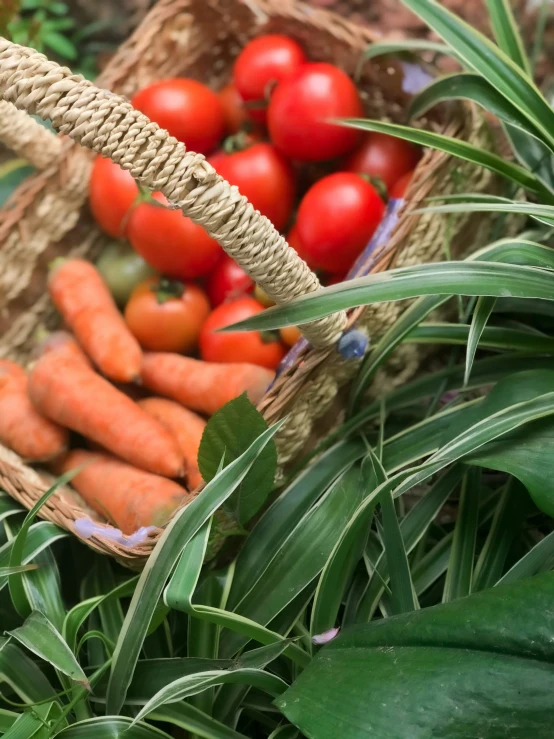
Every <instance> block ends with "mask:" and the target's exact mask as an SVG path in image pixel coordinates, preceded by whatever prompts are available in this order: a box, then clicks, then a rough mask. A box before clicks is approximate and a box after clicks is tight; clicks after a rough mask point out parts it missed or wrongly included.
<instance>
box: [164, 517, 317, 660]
mask: <svg viewBox="0 0 554 739" xmlns="http://www.w3.org/2000/svg"><path fill="white" fill-rule="evenodd" d="M209 536H210V526H209V525H208V524H205V525H204V526H203V527H202V528H201V529H200V530H199V531H198V532H197V533H196V534H195V535H194V537H193V538H192V539H191V541H190V542H189V543H188V544H187V546H186V547H185V549H184V550H183V554H182V555H181V558H180V560H179V563H178V564H177V567H176V568H175V572H174V573H173V575H172V577H171V580H170V582H169V584H168V586H167V588H166V590H165V593H164V602H165V603H166V604H167V605H168V606H169V607H170V608H173V609H176V610H179V611H184V612H185V613H188V614H189V615H190V616H193V617H194V618H198V619H202V620H205V621H208V622H211V623H214V624H217V625H219V626H222V627H227V628H228V629H230V630H231V631H235V632H237V633H238V634H242V635H243V636H246V637H248V638H249V639H255V640H256V641H259V642H261V643H262V644H273V643H279V642H286V640H285V639H284V638H283V637H282V636H281V635H280V634H276V633H274V632H273V631H271V630H270V629H266V628H265V627H264V626H261V625H260V624H259V623H257V622H255V621H252V620H251V619H248V618H245V617H243V616H239V615H237V614H236V613H232V612H230V611H226V610H224V609H223V608H216V607H214V606H210V605H204V604H198V605H195V604H193V603H192V597H193V594H194V592H195V590H196V588H197V584H198V579H199V577H200V572H201V568H202V563H203V561H204V556H205V554H206V548H207V546H208V541H209ZM283 649H285V650H286V651H285V654H287V655H288V656H289V657H290V658H291V659H292V660H294V661H295V662H297V663H298V664H300V665H302V666H305V665H306V664H307V662H308V661H309V658H308V655H307V654H306V653H305V652H303V651H302V650H301V649H300V648H299V647H298V646H296V645H294V644H291V645H290V646H288V647H287V645H286V643H285V644H284V646H283Z"/></svg>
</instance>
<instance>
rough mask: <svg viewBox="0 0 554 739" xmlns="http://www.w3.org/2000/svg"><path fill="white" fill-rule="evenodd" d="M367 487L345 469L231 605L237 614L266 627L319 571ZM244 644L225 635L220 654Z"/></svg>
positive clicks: (355, 469)
mask: <svg viewBox="0 0 554 739" xmlns="http://www.w3.org/2000/svg"><path fill="white" fill-rule="evenodd" d="M365 495H366V491H364V490H363V489H362V487H361V485H360V470H359V467H357V466H355V467H352V468H351V469H349V470H347V471H346V472H345V473H344V474H343V475H342V476H341V477H340V478H339V479H338V480H337V481H336V482H335V483H333V484H332V485H331V487H330V488H329V489H328V490H327V491H326V492H325V494H324V495H323V496H322V498H321V499H320V500H319V501H318V503H317V504H316V505H315V506H314V507H313V508H311V509H310V510H309V511H308V512H307V513H306V514H305V515H304V516H303V517H302V518H301V519H300V520H299V521H298V522H297V524H296V525H295V526H293V527H291V529H290V531H289V536H288V538H287V539H286V540H285V541H284V542H283V543H282V544H281V546H280V548H279V550H278V551H277V553H276V554H275V556H274V557H273V559H272V560H271V561H270V562H269V563H268V564H267V566H266V567H265V569H264V570H263V572H262V573H261V575H260V577H259V578H258V579H257V580H256V581H255V582H252V585H251V588H250V590H249V591H248V592H247V593H246V595H244V596H243V598H242V599H241V600H240V601H239V602H238V603H237V604H236V605H235V606H233V610H234V611H235V613H237V614H239V615H241V616H244V617H246V618H249V619H251V620H252V621H256V622H257V623H259V624H260V625H262V626H266V625H267V624H269V623H270V622H271V620H272V619H274V618H275V617H276V616H277V615H278V614H279V613H280V612H281V611H282V610H283V609H284V608H285V607H286V606H287V605H288V604H289V603H291V602H292V601H293V600H294V598H295V597H296V596H298V595H300V594H301V593H302V591H303V590H304V589H305V588H306V587H307V586H308V585H309V584H310V583H311V582H312V581H313V580H314V579H315V578H316V577H317V576H318V575H319V573H320V572H321V570H322V569H323V567H324V566H325V563H326V561H327V559H328V557H329V555H330V553H331V552H332V550H333V547H334V545H335V543H336V542H337V540H338V539H339V537H340V534H341V531H342V529H343V528H344V526H345V525H346V523H347V522H348V520H349V519H350V517H351V515H352V513H353V512H354V511H355V510H356V508H357V506H358V504H359V502H360V500H362V499H363V498H364V496H365ZM245 643H246V640H245V639H244V638H243V637H241V636H240V635H238V634H233V633H225V632H224V633H223V634H222V636H221V649H220V654H221V656H224V657H225V656H231V655H233V654H236V652H237V651H238V650H239V649H240V648H241V647H242V646H243V645H244V644H245Z"/></svg>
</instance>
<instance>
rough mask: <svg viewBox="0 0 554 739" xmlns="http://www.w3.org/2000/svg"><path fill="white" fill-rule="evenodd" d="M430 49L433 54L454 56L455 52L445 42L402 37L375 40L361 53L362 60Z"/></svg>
mask: <svg viewBox="0 0 554 739" xmlns="http://www.w3.org/2000/svg"><path fill="white" fill-rule="evenodd" d="M421 51H432V52H434V53H435V54H445V55H446V56H453V57H455V58H456V52H453V51H452V49H451V48H450V47H449V46H447V45H446V44H441V43H438V42H437V41H429V40H428V39H402V40H399V41H377V42H376V43H374V44H370V45H369V46H368V47H367V49H366V50H365V51H364V53H363V55H362V60H369V59H375V58H376V57H379V56H388V55H389V54H391V55H394V54H399V53H403V52H410V53H414V52H421Z"/></svg>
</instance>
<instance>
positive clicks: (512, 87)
mask: <svg viewBox="0 0 554 739" xmlns="http://www.w3.org/2000/svg"><path fill="white" fill-rule="evenodd" d="M402 2H403V3H404V5H406V7H408V8H409V9H410V10H412V11H413V12H414V13H416V15H418V16H419V17H420V18H421V19H422V20H423V21H425V23H426V24H427V25H429V26H430V27H431V28H432V29H433V30H434V31H435V33H437V34H438V35H439V36H440V37H441V38H442V39H443V40H444V41H445V42H446V43H447V44H448V45H449V46H450V47H451V48H452V49H454V50H455V51H456V53H457V54H458V55H459V56H460V57H462V59H463V60H464V62H465V64H466V65H467V66H468V67H470V68H471V69H474V70H475V71H476V72H479V73H480V74H482V75H483V76H484V77H485V78H486V79H487V80H488V81H489V82H490V83H491V84H492V85H493V86H494V87H495V88H496V89H497V90H498V91H499V92H500V93H501V94H502V95H504V96H505V97H507V98H508V99H510V100H511V101H512V102H513V103H514V105H516V106H517V107H518V108H519V109H520V110H521V111H522V112H523V113H524V114H525V115H526V116H527V117H528V119H529V120H530V121H531V122H532V123H533V125H535V126H536V127H537V128H538V129H539V130H540V131H541V133H542V137H543V140H544V141H545V142H546V143H548V145H549V146H550V147H552V145H553V143H554V135H553V133H552V132H553V131H554V113H553V111H552V109H551V108H550V106H549V105H548V103H547V101H546V100H545V98H544V97H543V95H542V94H541V92H540V90H539V89H538V88H537V87H536V85H534V84H533V82H532V80H531V79H530V78H529V76H528V75H527V74H526V73H525V72H524V71H522V70H521V69H520V68H519V66H518V65H517V64H516V63H515V62H514V61H512V60H511V59H510V57H509V56H508V55H507V54H505V53H504V52H503V51H502V50H501V49H499V48H498V46H495V44H493V43H492V42H491V41H489V39H487V38H486V36H484V35H483V34H482V33H480V32H479V31H477V30H476V29H474V28H472V27H471V26H470V25H469V24H468V23H466V22H465V21H462V20H461V19H460V18H458V17H457V16H455V15H454V14H453V13H451V12H450V11H449V10H447V9H446V8H445V7H443V6H442V5H439V3H437V2H435V1H434V0H402ZM498 2H500V0H498Z"/></svg>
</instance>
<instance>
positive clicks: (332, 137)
mask: <svg viewBox="0 0 554 739" xmlns="http://www.w3.org/2000/svg"><path fill="white" fill-rule="evenodd" d="M363 114H364V110H363V106H362V101H361V99H360V95H359V93H358V90H357V89H356V86H355V85H354V83H353V82H352V80H351V79H350V77H348V76H347V75H346V74H345V73H344V72H343V71H341V70H340V69H339V68H338V67H335V66H333V65H332V64H325V63H317V64H304V65H302V66H301V67H299V68H298V69H297V70H296V72H294V73H293V74H292V75H291V76H289V77H287V78H286V79H285V80H283V82H281V83H280V84H279V85H277V87H276V89H275V91H274V92H273V94H272V96H271V100H270V102H269V107H268V112H267V124H268V128H269V135H270V138H271V140H272V141H273V143H274V144H275V146H276V147H277V148H278V149H279V150H280V151H282V152H283V154H285V155H286V156H288V157H290V158H291V159H298V160H299V161H313V162H318V161H323V160H324V159H332V158H333V157H337V156H340V155H342V154H346V152H348V151H350V150H351V149H353V148H354V147H355V146H356V145H357V144H358V142H359V141H360V137H361V132H360V131H357V130H356V129H354V128H345V127H344V126H337V125H334V124H332V123H329V122H328V119H332V118H360V117H361V116H363Z"/></svg>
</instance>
